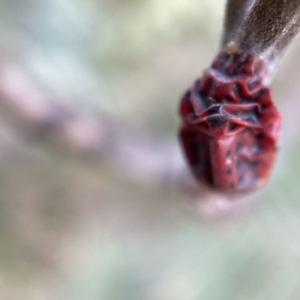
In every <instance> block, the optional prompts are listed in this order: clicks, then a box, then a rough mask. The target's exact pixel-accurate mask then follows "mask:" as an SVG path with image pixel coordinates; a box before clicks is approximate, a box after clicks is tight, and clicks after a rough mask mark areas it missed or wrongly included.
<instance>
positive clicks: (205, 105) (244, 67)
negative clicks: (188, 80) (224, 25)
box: [180, 51, 281, 192]
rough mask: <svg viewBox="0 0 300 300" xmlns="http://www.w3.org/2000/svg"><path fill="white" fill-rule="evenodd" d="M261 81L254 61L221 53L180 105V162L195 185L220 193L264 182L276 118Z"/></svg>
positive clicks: (259, 65) (272, 155) (260, 71)
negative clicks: (182, 155) (183, 159)
mask: <svg viewBox="0 0 300 300" xmlns="http://www.w3.org/2000/svg"><path fill="white" fill-rule="evenodd" d="M264 76H265V67H264V63H263V61H262V60H261V59H260V58H259V57H257V56H255V55H252V54H250V53H246V52H238V51H234V52H231V51H221V52H220V53H219V54H218V55H217V57H216V59H215V60H214V62H213V64H212V66H211V68H210V69H208V70H206V71H205V73H204V76H203V77H202V78H201V79H198V80H196V82H195V83H194V84H193V85H192V86H191V87H190V88H189V90H188V91H187V92H186V93H185V95H184V96H183V98H182V100H181V104H180V115H181V118H182V125H181V128H180V140H181V144H182V147H183V150H184V152H185V156H186V158H187V160H188V163H189V165H190V167H191V169H192V171H193V173H194V174H195V176H196V177H197V179H199V180H200V181H202V182H205V183H206V184H208V185H209V186H211V187H213V188H216V189H218V190H220V191H224V192H236V191H243V190H249V189H252V188H257V187H259V186H261V185H262V184H264V183H265V181H266V179H267V178H268V176H269V173H270V170H271V167H272V165H273V161H274V158H275V155H276V151H277V150H276V141H277V137H278V131H279V127H280V121H281V118H280V115H279V113H278V111H277V109H276V107H275V106H274V103H273V101H272V97H271V93H270V90H269V88H267V87H265V86H264V85H263V83H262V81H263V79H264Z"/></svg>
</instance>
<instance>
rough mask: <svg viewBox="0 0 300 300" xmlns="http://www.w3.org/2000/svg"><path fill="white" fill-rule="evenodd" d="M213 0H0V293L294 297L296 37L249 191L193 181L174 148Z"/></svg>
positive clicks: (215, 16) (217, 1) (299, 237)
mask: <svg viewBox="0 0 300 300" xmlns="http://www.w3.org/2000/svg"><path fill="white" fill-rule="evenodd" d="M224 6H225V1H223V0H209V1H206V0H143V1H137V0H85V1H83V0H50V1H49V0H48V1H46V0H22V1H21V0H10V1H0V125H1V126H0V164H1V168H0V299H5V300H10V299H17V300H19V299H30V300H31V299H32V300H44V299H45V300H46V299H47V300H48V299H55V300H59V299H64V300H66V299H70V300H126V299H128V300H135V299H136V300H142V299H143V300H144V299H145V300H199V299H201V300H202V299H204V300H227V299H228V300H229V299H230V300H232V299H243V300H244V299H249V300H250V299H251V300H254V299H255V300H259V299H273V300H277V299H278V300H283V299H299V298H300V278H299V274H300V230H299V229H298V227H300V201H299V200H300V185H299V178H300V129H299V128H300V127H299V111H300V106H299V103H300V102H299V95H300V86H299V84H298V82H299V81H300V59H299V55H298V53H299V50H300V40H298V41H295V42H294V43H293V45H292V47H291V48H290V49H289V50H288V52H287V54H286V55H285V57H284V59H283V60H282V62H281V64H280V65H279V69H278V71H277V74H276V76H275V77H274V80H273V82H272V91H273V95H274V99H275V102H276V104H277V106H278V108H279V110H280V111H281V113H282V117H283V125H282V130H281V136H280V141H279V153H278V159H277V161H276V165H275V167H274V170H273V173H272V175H271V178H270V180H269V182H268V184H267V185H266V186H265V187H264V188H262V189H261V190H259V191H256V192H253V193H250V194H247V195H239V196H236V197H234V198H232V199H229V198H228V197H227V198H225V197H224V196H222V195H219V194H214V193H213V192H211V191H207V190H205V189H204V187H199V186H198V185H196V184H195V183H194V182H193V180H192V179H191V178H190V174H189V172H188V170H187V169H186V166H185V163H184V160H183V158H182V156H181V153H180V149H179V146H178V143H177V129H178V125H179V118H178V115H177V107H178V102H179V99H180V96H181V95H182V93H183V91H184V90H185V89H186V88H187V87H188V86H189V85H190V84H191V82H193V80H194V79H195V78H196V77H199V76H201V74H202V71H203V69H204V68H206V67H208V66H209V64H210V62H211V60H212V59H213V57H214V55H215V53H216V51H217V49H218V44H219V38H220V35H221V29H222V18H223V12H224Z"/></svg>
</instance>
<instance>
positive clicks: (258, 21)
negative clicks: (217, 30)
mask: <svg viewBox="0 0 300 300" xmlns="http://www.w3.org/2000/svg"><path fill="white" fill-rule="evenodd" d="M299 31H300V1H298V0H229V1H228V2H227V8H226V15H225V24H224V32H223V39H222V47H225V46H226V45H227V44H228V43H229V42H231V41H234V42H235V43H237V44H238V46H239V49H240V50H242V51H247V52H251V53H253V54H255V55H258V56H260V57H261V58H262V59H263V60H264V61H265V64H266V67H267V71H268V75H269V76H268V77H269V78H270V76H272V73H273V72H274V70H275V68H276V65H277V63H278V61H279V59H280V57H281V56H282V55H283V54H284V51H285V50H286V48H287V47H288V45H289V44H290V42H291V41H292V40H293V39H294V38H295V37H296V36H297V34H298V33H299Z"/></svg>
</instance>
